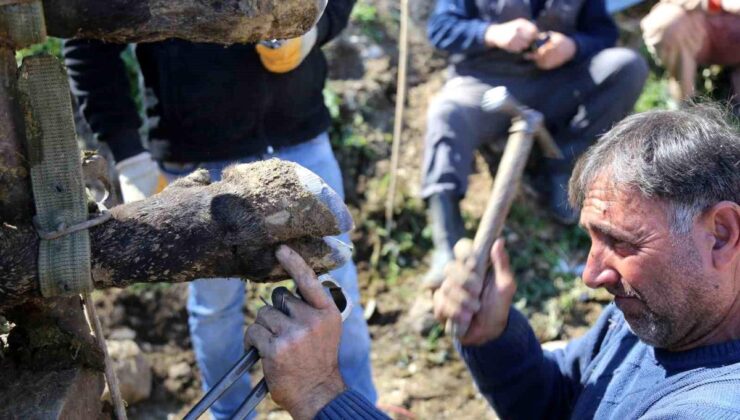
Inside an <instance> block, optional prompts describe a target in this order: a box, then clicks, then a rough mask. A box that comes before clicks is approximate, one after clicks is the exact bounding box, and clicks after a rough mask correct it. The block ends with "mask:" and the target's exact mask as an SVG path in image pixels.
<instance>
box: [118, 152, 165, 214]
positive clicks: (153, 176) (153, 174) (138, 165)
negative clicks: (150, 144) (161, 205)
mask: <svg viewBox="0 0 740 420" xmlns="http://www.w3.org/2000/svg"><path fill="white" fill-rule="evenodd" d="M116 170H118V180H119V181H120V183H121V194H122V195H123V202H124V203H132V202H134V201H139V200H143V199H145V198H147V197H150V196H152V195H154V194H156V193H158V192H160V191H162V190H163V189H164V187H166V186H167V178H165V176H164V174H162V172H161V171H160V170H159V166H158V165H157V162H155V161H154V160H153V159H152V155H151V154H150V153H149V152H141V153H139V154H138V155H136V156H133V157H130V158H127V159H124V160H122V161H120V162H118V164H116Z"/></svg>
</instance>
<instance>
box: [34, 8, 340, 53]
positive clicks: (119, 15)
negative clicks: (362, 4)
mask: <svg viewBox="0 0 740 420" xmlns="http://www.w3.org/2000/svg"><path fill="white" fill-rule="evenodd" d="M43 3H44V14H45V17H46V27H47V31H48V34H49V35H51V36H57V37H61V38H96V39H102V40H105V41H110V42H119V43H125V42H151V41H158V40H162V39H166V38H182V39H187V40H189V41H194V42H215V43H221V44H233V43H244V42H255V41H259V40H263V39H273V38H290V37H295V36H298V35H300V34H303V33H305V32H307V31H308V30H309V29H310V28H311V26H312V25H313V24H314V23H315V22H316V20H318V17H319V13H321V12H322V11H323V5H324V4H326V1H325V0H215V1H203V0H180V1H162V0H107V1H100V0H44V1H43Z"/></svg>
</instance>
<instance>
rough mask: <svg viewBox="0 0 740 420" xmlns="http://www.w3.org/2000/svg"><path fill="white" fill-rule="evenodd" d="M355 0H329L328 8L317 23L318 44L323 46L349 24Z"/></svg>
mask: <svg viewBox="0 0 740 420" xmlns="http://www.w3.org/2000/svg"><path fill="white" fill-rule="evenodd" d="M354 5H355V0H329V1H328V3H327V4H326V10H324V14H323V15H322V16H321V19H319V23H317V24H316V26H317V31H318V35H317V36H316V45H317V46H319V47H321V46H323V45H324V44H326V43H327V42H329V41H331V40H332V39H334V38H335V37H336V36H337V35H339V33H340V32H342V30H343V29H344V28H345V27H346V26H347V22H349V15H350V13H352V7H353V6H354Z"/></svg>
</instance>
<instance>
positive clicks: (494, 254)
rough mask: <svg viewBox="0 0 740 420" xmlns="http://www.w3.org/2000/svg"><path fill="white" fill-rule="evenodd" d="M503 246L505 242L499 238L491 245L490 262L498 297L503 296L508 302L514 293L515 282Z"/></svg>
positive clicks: (507, 255)
mask: <svg viewBox="0 0 740 420" xmlns="http://www.w3.org/2000/svg"><path fill="white" fill-rule="evenodd" d="M504 245H506V241H505V240H504V239H503V238H499V239H497V240H496V242H494V243H493V247H491V261H492V262H493V269H494V274H495V275H494V279H495V287H496V290H497V291H498V294H499V295H503V296H502V297H507V298H508V299H509V300H510V299H511V298H512V297H513V296H514V292H516V280H514V273H512V272H511V266H510V264H509V254H507V253H506V249H505V248H504Z"/></svg>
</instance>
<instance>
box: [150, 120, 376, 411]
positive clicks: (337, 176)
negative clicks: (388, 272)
mask: <svg viewBox="0 0 740 420" xmlns="http://www.w3.org/2000/svg"><path fill="white" fill-rule="evenodd" d="M272 157H276V158H280V159H283V160H288V161H292V162H296V163H298V164H300V165H302V166H304V167H306V168H308V169H309V170H311V171H313V172H314V173H316V174H317V175H319V176H320V177H321V178H323V179H324V181H326V183H327V184H328V185H329V186H330V187H332V188H333V189H334V190H335V191H336V192H337V193H338V194H339V195H341V196H342V197H344V189H343V187H342V174H341V172H340V171H339V165H338V164H337V161H336V159H335V158H334V154H333V153H332V150H331V145H330V144H329V137H328V136H327V134H326V133H323V134H321V135H319V136H318V137H316V138H314V139H312V140H310V141H308V142H305V143H301V144H299V145H296V146H291V147H286V148H283V149H279V150H276V151H275V153H273V154H267V155H263V156H249V157H246V158H242V159H239V160H236V161H220V162H205V163H202V164H193V165H192V166H191V167H190V168H187V166H186V167H184V168H183V169H184V170H182V171H179V173H178V171H175V170H173V169H172V168H171V167H169V166H168V165H164V166H163V167H162V169H163V171H165V173H166V174H167V175H168V176H169V177H170V179H174V178H176V177H178V176H183V175H186V174H187V173H189V172H190V171H192V170H194V169H195V168H196V167H200V168H205V169H207V170H208V171H209V172H210V175H211V179H212V180H213V181H218V180H220V179H221V171H222V170H223V169H224V168H225V167H226V166H228V165H231V164H233V163H249V162H254V161H257V160H261V159H268V158H272ZM338 239H340V240H341V241H343V242H345V243H350V240H349V235H348V234H346V233H345V234H343V235H340V236H338ZM331 275H332V277H333V278H334V279H335V280H336V281H337V282H339V284H340V285H341V286H342V288H343V289H344V291H345V292H346V293H347V295H348V296H350V298H351V299H352V301H353V302H354V304H355V306H354V309H353V310H352V313H351V315H350V316H349V317H348V318H347V320H346V321H345V322H344V326H343V330H342V338H341V342H340V346H339V370H340V371H341V373H342V377H343V378H344V381H345V383H346V384H347V386H348V387H350V388H353V389H354V390H356V391H358V392H360V393H361V394H363V395H364V396H365V397H366V398H367V399H368V400H370V401H372V402H373V403H374V402H375V401H376V399H377V393H376V391H375V386H374V385H373V381H372V372H371V365H370V334H369V332H368V328H367V323H366V322H365V319H364V317H363V310H362V307H361V306H360V291H359V289H358V287H357V269H356V268H355V265H354V263H353V262H352V261H350V262H349V263H347V264H345V265H344V266H343V267H340V268H338V269H336V270H334V271H332V272H331ZM189 290H190V295H189V297H188V305H187V308H188V315H189V318H188V323H189V325H190V336H191V338H192V341H193V349H194V350H195V357H196V360H197V362H198V367H199V368H200V371H201V377H202V381H203V389H204V391H208V389H210V387H211V386H212V385H213V384H215V383H216V382H217V381H218V380H219V379H221V377H222V376H223V375H224V374H225V373H226V371H227V370H228V369H229V368H230V367H231V366H232V365H233V364H234V363H235V362H236V361H237V360H238V359H239V357H241V356H242V355H243V354H244V351H245V350H244V314H243V313H242V305H243V302H244V293H245V289H244V283H243V282H242V281H241V280H240V279H238V278H218V279H198V280H195V281H193V282H192V283H190V289H189ZM250 389H251V385H250V378H249V375H245V376H244V377H242V378H241V380H239V381H238V382H237V383H236V384H234V386H232V387H231V388H230V389H229V391H228V392H227V393H225V394H224V395H223V396H222V397H221V398H220V399H219V400H218V402H217V403H216V404H214V405H213V407H212V408H211V414H212V415H213V417H214V418H216V419H228V418H231V416H232V415H233V414H234V412H235V411H236V409H237V408H239V405H241V403H242V402H243V401H244V398H245V397H246V395H247V393H248V392H249V390H250Z"/></svg>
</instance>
